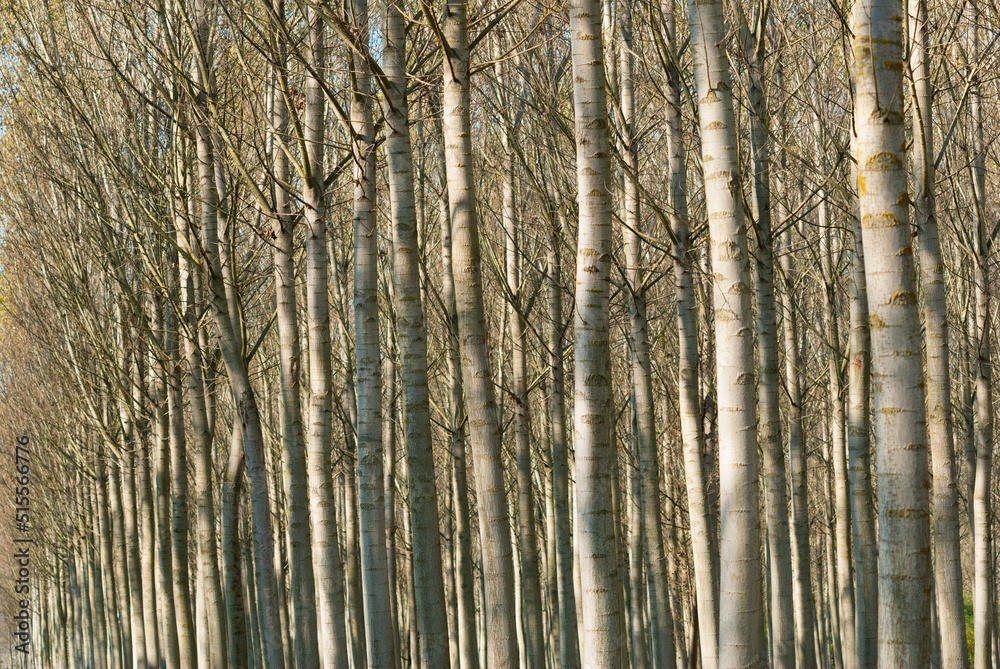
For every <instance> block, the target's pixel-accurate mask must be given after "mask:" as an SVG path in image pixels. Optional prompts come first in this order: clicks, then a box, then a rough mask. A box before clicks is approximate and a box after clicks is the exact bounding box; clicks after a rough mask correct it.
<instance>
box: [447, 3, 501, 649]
mask: <svg viewBox="0 0 1000 669" xmlns="http://www.w3.org/2000/svg"><path fill="white" fill-rule="evenodd" d="M468 28H469V26H468V4H467V2H466V0H449V1H448V3H447V5H446V7H445V20H444V38H445V40H446V41H447V43H448V46H449V49H448V50H447V57H446V59H445V63H444V68H443V69H444V142H445V157H446V165H447V174H448V201H449V204H450V207H451V223H452V236H453V245H452V273H453V279H454V282H455V307H456V309H455V311H456V314H457V317H458V318H457V320H458V337H459V341H460V343H461V351H462V379H463V385H464V387H465V399H466V402H467V404H468V409H469V414H470V420H469V426H470V427H471V429H470V431H469V436H470V438H471V442H472V453H473V458H474V459H475V468H476V491H477V499H478V503H479V528H480V545H481V546H482V553H483V578H484V580H485V585H486V592H485V595H486V602H485V604H486V606H485V610H486V614H485V621H484V625H485V627H486V628H487V629H489V635H488V638H487V639H488V646H487V658H488V659H487V664H488V665H489V666H490V667H508V666H514V665H515V664H516V663H517V657H518V651H517V625H516V623H515V616H514V601H515V599H514V597H515V595H514V564H513V558H512V554H511V543H510V520H509V514H508V508H507V499H506V496H505V494H504V493H505V490H506V484H505V482H504V477H503V463H502V460H501V455H500V425H499V416H498V413H497V403H496V398H495V394H494V390H493V374H492V372H491V369H490V359H489V353H488V348H487V347H488V342H487V338H486V335H487V333H486V312H485V309H484V307H483V280H482V261H481V256H480V249H479V223H478V221H477V213H476V198H475V191H474V183H475V182H474V179H473V170H472V167H473V159H472V134H471V133H472V124H471V118H470V104H471V102H470V100H471V87H470V81H469V34H468V32H469V31H468ZM440 652H442V653H446V652H447V644H444V645H443V647H442V648H440ZM437 666H445V665H444V664H440V665H437Z"/></svg>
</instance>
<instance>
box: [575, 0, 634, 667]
mask: <svg viewBox="0 0 1000 669" xmlns="http://www.w3.org/2000/svg"><path fill="white" fill-rule="evenodd" d="M600 21H601V11H600V5H599V3H598V2H597V0H575V1H574V2H573V3H572V4H571V7H570V31H571V43H572V52H573V54H572V55H573V58H572V60H573V81H574V85H573V100H574V114H575V121H576V160H577V189H578V201H579V209H580V214H579V233H578V234H579V237H578V241H577V278H576V315H575V318H574V327H573V330H574V337H575V341H576V344H575V352H576V372H575V375H574V378H575V381H574V382H575V390H574V397H575V402H574V411H575V416H574V419H573V444H574V446H575V448H576V453H577V458H576V503H577V520H578V523H577V526H576V528H577V537H578V543H577V546H578V550H579V551H580V582H581V586H582V589H581V599H582V605H583V619H582V621H581V622H582V624H583V629H582V639H583V646H582V653H581V659H582V662H583V665H584V666H586V667H593V668H594V669H598V668H604V667H608V668H610V667H619V666H620V665H621V664H622V663H623V661H624V660H625V657H624V653H623V650H624V648H623V644H622V638H621V636H620V632H619V630H623V629H624V616H623V611H622V601H621V582H620V573H619V562H618V550H617V547H616V542H615V527H614V524H615V522H617V521H616V518H617V517H616V516H614V515H612V514H613V494H612V489H613V484H614V482H613V475H614V474H613V473H614V472H615V471H616V470H617V467H615V466H614V465H615V459H616V457H617V456H616V449H615V442H614V440H613V435H612V432H611V430H612V421H611V420H610V418H609V417H610V415H611V395H612V392H611V364H610V361H611V357H610V356H611V349H610V341H609V340H610V327H609V311H608V310H609V299H610V286H609V278H610V270H611V236H612V235H611V233H612V228H611V193H610V181H611V165H610V158H609V153H610V147H609V144H608V132H609V128H608V113H607V97H606V93H605V83H606V81H605V72H604V59H603V56H604V43H603V39H602V30H601V23H600Z"/></svg>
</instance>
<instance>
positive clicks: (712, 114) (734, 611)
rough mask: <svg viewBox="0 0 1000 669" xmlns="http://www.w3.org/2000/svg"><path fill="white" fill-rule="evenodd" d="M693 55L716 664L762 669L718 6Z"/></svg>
mask: <svg viewBox="0 0 1000 669" xmlns="http://www.w3.org/2000/svg"><path fill="white" fill-rule="evenodd" d="M690 14H691V36H692V52H693V54H694V57H695V81H696V84H697V87H696V88H697V98H698V109H699V121H700V124H701V137H702V164H703V165H704V174H705V199H706V204H707V214H708V222H709V232H710V237H711V252H712V270H713V272H714V273H715V274H714V281H713V284H714V291H713V308H714V313H715V343H716V346H715V350H716V369H717V373H716V379H717V386H718V387H717V397H718V400H717V402H718V423H719V479H720V480H719V484H720V489H721V497H720V522H721V526H720V537H721V546H720V560H721V564H722V570H721V574H720V589H721V597H720V600H719V614H720V619H719V666H720V667H721V668H722V669H730V668H731V667H747V666H758V664H759V663H760V662H761V661H762V658H761V648H760V615H761V581H762V573H761V565H760V531H759V524H758V521H757V518H758V510H757V506H758V499H757V494H758V490H757V434H756V426H755V422H756V416H755V410H754V409H755V407H754V378H753V377H754V367H753V337H752V334H751V333H752V332H753V327H754V325H753V318H752V314H751V305H750V295H749V293H750V277H749V260H748V258H747V244H746V229H745V224H744V220H743V209H742V203H741V202H740V199H739V183H740V175H739V161H738V155H737V152H736V122H735V120H734V118H733V103H732V84H731V83H730V82H731V80H730V76H729V65H728V62H727V60H726V56H725V50H724V48H723V46H722V44H723V38H724V35H725V27H724V25H723V16H722V3H721V1H718V0H711V1H708V2H704V3H701V2H693V1H692V2H691V3H690Z"/></svg>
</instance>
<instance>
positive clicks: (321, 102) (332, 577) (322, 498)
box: [302, 9, 347, 669]
mask: <svg viewBox="0 0 1000 669" xmlns="http://www.w3.org/2000/svg"><path fill="white" fill-rule="evenodd" d="M307 18H308V21H309V49H308V51H307V54H308V58H309V63H310V65H311V67H312V68H313V70H314V71H315V70H316V69H318V68H322V67H325V66H326V58H327V56H326V44H325V39H324V34H323V32H324V31H323V20H322V18H321V17H320V15H319V14H318V13H317V12H316V11H315V10H312V9H310V10H309V11H308V13H307ZM305 97H306V99H305V114H304V119H303V126H304V127H303V133H304V138H305V140H306V141H305V146H306V152H307V156H306V159H305V160H304V165H305V167H306V169H307V170H308V172H307V174H306V178H305V179H303V192H302V200H303V205H304V206H303V213H304V218H305V221H306V327H307V329H308V334H309V390H310V397H309V419H308V420H309V427H308V430H307V433H306V452H307V458H306V462H307V469H308V481H309V492H308V497H309V517H310V520H311V521H312V537H311V539H312V559H313V568H314V573H315V579H316V600H317V604H318V617H317V619H318V624H319V633H318V641H319V656H320V659H321V661H322V666H323V667H325V668H326V669H331V668H332V667H346V666H347V631H346V626H345V620H344V568H343V564H342V562H341V557H340V544H339V542H338V538H337V537H338V534H339V532H338V529H337V513H336V507H335V504H334V492H333V459H332V453H331V450H332V443H331V441H332V438H333V427H332V421H333V387H332V383H333V382H332V375H333V372H332V366H333V363H332V351H331V342H330V297H329V293H328V291H329V282H330V276H329V259H328V256H327V220H326V199H325V192H324V187H323V182H324V179H325V176H324V175H323V173H322V172H323V164H324V159H323V154H324V149H325V139H324V137H325V130H326V118H325V116H326V99H325V97H324V92H323V88H322V85H321V82H320V81H319V80H318V79H317V78H316V76H315V75H313V74H309V75H307V77H306V84H305Z"/></svg>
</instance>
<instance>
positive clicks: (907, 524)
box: [853, 0, 931, 666]
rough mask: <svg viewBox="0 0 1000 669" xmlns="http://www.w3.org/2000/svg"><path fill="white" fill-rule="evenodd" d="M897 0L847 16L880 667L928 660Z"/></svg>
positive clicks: (921, 446)
mask: <svg viewBox="0 0 1000 669" xmlns="http://www.w3.org/2000/svg"><path fill="white" fill-rule="evenodd" d="M902 16H903V8H902V4H901V2H900V1H899V0H860V1H859V2H858V3H857V4H856V5H855V16H854V44H853V50H854V59H855V60H854V68H855V75H856V79H857V92H856V95H855V100H856V102H855V109H854V119H855V125H856V127H857V133H858V140H857V158H858V161H857V162H858V171H859V174H858V183H859V188H858V191H859V192H858V195H859V200H860V211H861V230H862V236H863V244H864V248H865V278H866V280H867V285H868V298H869V322H870V324H871V330H872V370H873V389H874V395H875V407H874V414H875V443H876V444H877V447H878V494H879V513H878V518H879V523H878V527H879V551H878V560H879V617H878V626H879V631H878V643H879V650H878V660H879V665H881V666H926V665H927V664H928V663H929V662H930V635H931V629H930V599H929V592H930V578H931V571H930V555H929V553H930V551H929V548H930V531H929V530H930V528H929V523H928V515H929V511H930V508H929V504H928V495H927V453H926V446H925V441H924V439H925V422H926V411H925V405H924V399H925V398H924V390H923V373H922V372H923V370H922V365H921V361H920V348H921V342H920V313H919V309H918V306H917V294H916V273H915V268H914V265H913V252H912V247H911V240H910V228H909V212H908V210H907V202H908V198H907V196H906V194H907V177H906V154H905V145H904V141H905V127H904V123H903V113H902V109H903V101H902V84H903V82H902V69H903V68H902V65H903V26H902Z"/></svg>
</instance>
